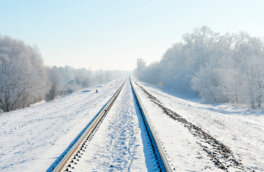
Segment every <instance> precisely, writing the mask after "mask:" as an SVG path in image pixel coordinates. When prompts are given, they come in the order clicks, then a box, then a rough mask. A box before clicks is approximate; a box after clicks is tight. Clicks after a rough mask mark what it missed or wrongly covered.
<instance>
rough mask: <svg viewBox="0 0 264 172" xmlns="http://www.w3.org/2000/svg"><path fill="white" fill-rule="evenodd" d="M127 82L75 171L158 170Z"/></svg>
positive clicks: (88, 144) (88, 143) (90, 141)
mask: <svg viewBox="0 0 264 172" xmlns="http://www.w3.org/2000/svg"><path fill="white" fill-rule="evenodd" d="M152 158H153V153H152V151H151V147H150V143H149V140H148V137H147V133H146V131H145V128H144V126H143V122H142V119H141V116H140V114H139V110H138V108H137V107H136V105H135V103H134V98H133V95H132V91H131V86H130V84H129V82H128V81H126V83H125V85H124V88H123V90H122V91H121V93H120V95H119V97H118V98H117V100H116V102H115V103H114V104H113V106H112V108H111V109H110V111H109V112H108V114H107V115H106V117H105V118H104V120H103V122H102V123H101V125H100V126H99V128H98V129H97V131H96V133H95V134H94V136H93V137H92V139H91V140H89V141H88V142H87V147H86V150H85V152H84V153H83V155H82V158H80V160H79V162H78V164H77V165H76V166H75V168H74V170H73V171H158V169H156V165H155V164H154V163H155V161H153V159H152Z"/></svg>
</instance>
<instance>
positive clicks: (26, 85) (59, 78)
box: [0, 36, 123, 112]
mask: <svg viewBox="0 0 264 172" xmlns="http://www.w3.org/2000/svg"><path fill="white" fill-rule="evenodd" d="M122 75H123V73H122V72H120V71H102V70H101V71H91V70H86V69H74V68H72V67H69V66H66V67H56V66H54V67H47V66H45V65H44V64H43V61H42V58H41V54H40V52H39V51H38V49H37V48H34V47H31V46H29V45H26V44H25V43H24V42H23V41H20V40H16V39H12V38H10V37H8V36H0V111H4V112H8V111H11V110H15V109H19V108H23V107H27V106H30V104H32V103H35V102H39V101H42V100H46V101H49V100H52V99H54V98H55V97H56V96H58V95H65V94H69V93H71V92H73V91H75V90H78V89H81V88H85V87H89V86H93V85H95V84H101V83H104V82H107V81H110V80H113V79H115V78H117V77H120V76H122Z"/></svg>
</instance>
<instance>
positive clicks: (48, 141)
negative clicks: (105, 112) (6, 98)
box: [0, 79, 122, 171]
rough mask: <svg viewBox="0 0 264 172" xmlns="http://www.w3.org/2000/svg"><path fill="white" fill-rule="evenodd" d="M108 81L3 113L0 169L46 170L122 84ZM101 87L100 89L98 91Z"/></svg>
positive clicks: (0, 126) (0, 123) (1, 115)
mask: <svg viewBox="0 0 264 172" xmlns="http://www.w3.org/2000/svg"><path fill="white" fill-rule="evenodd" d="M121 82H122V80H121V79H120V80H115V81H112V82H110V83H107V84H105V85H102V86H99V87H95V88H90V89H89V90H82V91H77V92H75V93H73V94H71V95H69V96H65V97H63V98H59V99H56V100H54V101H51V102H48V103H42V104H37V105H34V106H32V107H29V108H25V109H21V110H17V111H13V112H9V113H3V114H0V171H45V170H46V169H47V168H48V167H49V165H50V164H51V163H52V162H53V161H54V160H55V159H56V157H57V156H59V155H60V154H61V153H62V152H63V151H64V149H65V148H66V147H67V146H68V145H69V143H70V142H71V141H72V140H73V139H74V137H75V136H77V134H78V133H79V132H80V131H81V130H82V129H83V128H84V126H85V125H86V124H87V123H88V122H89V121H90V120H91V119H92V118H93V116H94V115H95V114H96V113H97V112H98V111H99V110H100V108H101V107H102V106H103V105H104V104H105V103H106V102H107V101H108V100H109V99H110V97H111V96H112V95H113V94H114V92H115V91H116V90H117V89H118V88H119V86H120V85H121ZM96 89H98V90H99V93H95V90H96Z"/></svg>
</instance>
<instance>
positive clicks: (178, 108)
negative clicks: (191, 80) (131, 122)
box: [135, 82, 264, 171]
mask: <svg viewBox="0 0 264 172" xmlns="http://www.w3.org/2000/svg"><path fill="white" fill-rule="evenodd" d="M135 86H136V88H137V91H138V93H139V95H140V98H141V99H142V101H143V105H144V107H145V109H146V110H147V114H148V116H149V118H150V120H151V123H152V125H153V127H154V129H155V131H156V134H157V135H158V136H159V139H160V141H161V143H162V145H163V148H164V149H165V151H166V154H167V157H168V160H169V163H170V164H171V166H172V168H173V169H174V170H175V171H223V169H222V167H223V168H227V169H228V171H253V170H255V171H264V146H263V145H264V114H263V113H257V112H253V111H245V110H244V111H243V110H239V109H232V108H230V106H212V105H206V104H200V103H197V102H193V101H187V100H184V99H181V98H178V97H176V96H173V95H170V94H168V93H165V92H164V91H162V90H159V89H157V88H155V87H153V86H150V85H147V84H145V83H141V82H138V84H135ZM141 87H143V89H142V88H141ZM144 89H145V90H146V91H147V92H148V93H150V95H148V94H146V92H145V91H144ZM151 96H153V97H151ZM161 107H163V108H164V107H165V108H167V109H162V108H161ZM165 112H166V113H165ZM175 112H176V113H175ZM168 114H169V115H172V116H173V115H174V117H170V116H169V115H168ZM173 118H174V119H173ZM240 168H241V169H240Z"/></svg>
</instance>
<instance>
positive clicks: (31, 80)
mask: <svg viewBox="0 0 264 172" xmlns="http://www.w3.org/2000/svg"><path fill="white" fill-rule="evenodd" d="M45 88H46V72H45V68H44V66H43V63H42V60H41V56H40V54H39V53H38V51H37V50H36V49H34V48H32V47H30V46H27V45H25V44H24V43H23V42H22V41H18V40H14V39H11V38H9V37H7V36H5V37H0V108H1V109H2V110H3V111H5V112H8V111H10V110H14V109H17V108H21V107H25V106H29V105H30V104H31V103H33V102H36V101H38V100H41V99H42V98H43V96H44V94H45V91H46V89H45Z"/></svg>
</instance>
